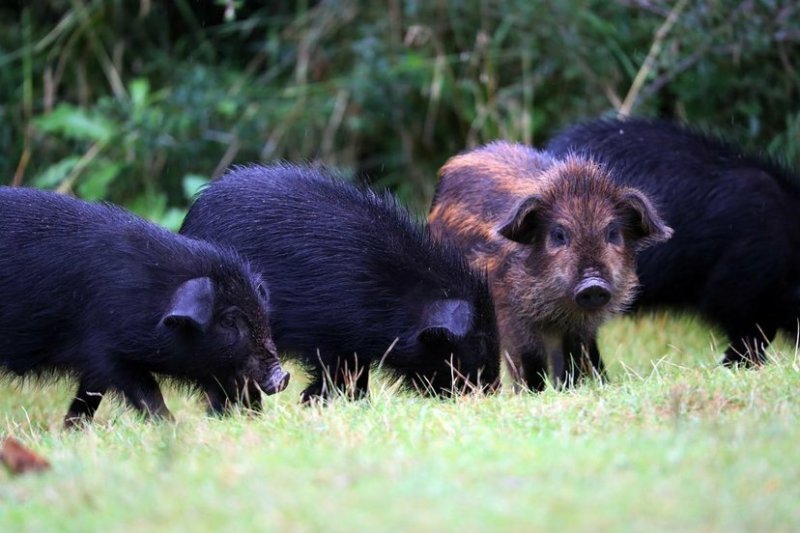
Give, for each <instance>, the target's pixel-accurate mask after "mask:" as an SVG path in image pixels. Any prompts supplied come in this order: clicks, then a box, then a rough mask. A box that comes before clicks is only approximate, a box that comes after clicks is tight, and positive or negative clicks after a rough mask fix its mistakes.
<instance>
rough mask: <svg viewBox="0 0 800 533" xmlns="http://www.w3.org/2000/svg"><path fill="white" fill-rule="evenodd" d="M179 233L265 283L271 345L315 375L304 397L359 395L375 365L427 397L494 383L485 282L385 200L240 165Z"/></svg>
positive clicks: (285, 171) (287, 171)
mask: <svg viewBox="0 0 800 533" xmlns="http://www.w3.org/2000/svg"><path fill="white" fill-rule="evenodd" d="M181 232H182V233H184V234H187V235H191V236H195V237H200V238H203V239H209V240H212V241H217V242H220V243H224V244H229V245H231V246H233V247H234V248H235V249H237V250H238V251H239V252H240V253H241V254H242V255H243V256H244V257H246V258H247V259H248V260H249V261H250V262H251V264H252V265H253V267H254V268H256V269H258V270H259V271H260V273H261V274H262V275H263V276H264V279H266V280H267V282H268V283H269V285H270V287H271V295H272V305H273V314H272V324H273V333H274V335H275V341H276V342H277V344H278V346H279V347H280V349H281V350H286V351H287V352H289V354H290V356H293V357H295V358H297V359H299V360H300V361H301V363H302V364H303V365H304V366H305V367H306V368H307V369H308V370H310V372H311V374H312V379H313V381H312V383H311V384H310V385H309V386H308V388H306V390H305V391H304V392H303V399H304V401H309V400H313V399H324V398H327V397H330V396H331V393H332V392H334V391H333V390H331V389H330V388H329V387H328V385H329V384H332V385H333V388H334V389H336V390H337V391H338V392H340V393H344V394H346V395H348V396H349V397H351V398H353V397H361V396H364V395H365V394H366V393H367V387H368V375H369V374H368V373H369V369H370V366H371V365H373V364H381V366H383V367H386V368H387V369H390V370H392V371H394V372H395V373H396V374H398V375H400V376H403V377H405V378H407V379H406V383H410V384H412V385H413V386H415V387H416V388H417V389H427V391H428V392H434V393H444V394H447V393H449V392H452V391H454V390H455V389H459V390H461V389H472V388H475V387H476V386H478V387H481V386H482V385H491V386H493V385H494V384H495V382H496V380H497V378H498V373H499V349H498V344H497V331H496V324H495V317H494V310H493V306H492V301H491V297H490V294H489V289H488V286H487V283H486V280H485V279H484V278H483V277H481V276H479V275H477V274H475V273H473V272H472V271H471V270H470V268H469V266H468V265H467V263H466V261H465V260H464V258H463V257H462V256H461V255H460V254H459V253H458V252H456V251H455V250H454V249H452V248H448V247H443V246H437V245H436V244H435V243H434V242H433V241H432V240H431V238H430V236H429V234H428V230H427V228H425V227H423V226H420V225H418V224H416V223H414V222H412V220H411V219H410V217H409V215H408V213H407V212H406V211H405V210H404V209H402V208H401V207H400V206H399V205H398V204H397V202H396V201H395V200H394V199H393V198H392V197H391V196H390V195H388V194H387V195H379V194H376V193H374V192H372V191H370V190H365V189H360V188H358V187H355V186H352V185H349V184H347V183H344V182H342V181H339V180H336V179H333V178H332V177H330V176H329V175H328V174H326V173H324V172H321V171H319V170H316V169H313V168H310V167H304V166H293V165H288V164H287V165H277V166H271V167H262V166H251V167H246V168H238V169H236V170H234V171H232V172H230V173H229V174H227V175H226V176H223V177H222V178H221V179H219V180H217V181H215V182H213V183H212V184H211V185H210V186H209V187H208V188H207V189H206V190H205V192H203V193H202V194H201V195H200V196H199V198H198V199H197V200H196V201H195V203H194V205H193V206H192V207H191V209H190V210H189V214H188V215H187V216H186V220H185V221H184V225H183V228H182V229H181Z"/></svg>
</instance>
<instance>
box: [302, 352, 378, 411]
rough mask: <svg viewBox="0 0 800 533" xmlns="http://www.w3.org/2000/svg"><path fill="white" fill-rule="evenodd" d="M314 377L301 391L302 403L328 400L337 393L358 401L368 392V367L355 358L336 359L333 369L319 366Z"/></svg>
mask: <svg viewBox="0 0 800 533" xmlns="http://www.w3.org/2000/svg"><path fill="white" fill-rule="evenodd" d="M314 375H315V378H314V381H313V382H312V383H311V385H309V386H308V387H307V388H306V389H305V390H304V391H303V394H302V401H303V403H309V402H312V401H314V400H328V399H330V398H332V397H333V396H335V395H336V394H337V393H339V394H342V395H343V396H345V397H346V398H348V399H350V400H358V399H361V398H365V397H366V396H367V393H368V391H369V365H366V364H362V363H359V362H358V359H357V358H356V357H355V356H353V357H342V358H338V359H337V360H336V366H335V367H333V368H331V367H330V366H323V365H319V366H318V367H317V369H316V370H315V372H314Z"/></svg>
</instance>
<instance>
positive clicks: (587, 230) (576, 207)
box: [428, 141, 672, 390]
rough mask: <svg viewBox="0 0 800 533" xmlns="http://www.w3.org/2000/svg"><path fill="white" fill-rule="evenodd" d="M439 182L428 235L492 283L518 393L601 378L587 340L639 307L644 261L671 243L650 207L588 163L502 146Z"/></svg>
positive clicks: (462, 158) (472, 154)
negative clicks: (645, 254)
mask: <svg viewBox="0 0 800 533" xmlns="http://www.w3.org/2000/svg"><path fill="white" fill-rule="evenodd" d="M439 175H440V182H439V186H438V189H437V191H436V196H435V198H434V201H433V206H432V207H431V212H430V214H429V216H428V221H429V223H430V227H431V231H432V232H433V234H434V235H435V236H436V237H437V238H439V239H443V240H450V241H452V242H454V243H455V244H456V245H458V246H460V247H461V248H462V249H463V250H464V251H465V253H466V254H467V257H468V258H469V261H470V263H471V265H472V266H473V267H475V268H477V269H480V270H485V271H487V272H488V276H489V281H490V285H491V289H492V294H493V297H494V301H495V305H496V307H497V320H498V326H499V329H500V336H501V343H502V345H503V350H504V351H505V352H506V353H507V362H508V363H509V369H510V371H511V374H512V376H513V377H514V378H515V381H516V383H517V384H518V385H520V384H522V385H526V386H527V387H529V388H530V389H533V390H542V389H543V388H544V386H545V383H546V378H547V376H548V375H549V377H550V379H551V380H552V381H553V382H554V383H556V384H567V385H569V384H571V383H572V382H573V381H574V380H576V379H577V378H579V377H581V376H582V374H583V373H584V372H585V371H588V370H590V369H593V370H592V372H594V373H597V374H598V375H601V376H602V375H603V373H604V367H603V362H602V360H601V359H600V354H599V353H598V352H597V349H596V348H593V347H594V343H592V342H590V341H591V340H592V339H594V338H595V336H596V334H597V329H598V328H599V326H600V325H601V324H602V323H603V321H604V320H606V319H608V318H609V317H611V316H612V315H614V314H615V313H619V312H620V311H622V310H623V309H625V307H626V306H628V305H629V304H630V303H631V301H632V300H633V298H634V296H635V290H636V286H637V284H638V279H637V277H636V252H637V251H639V250H641V249H643V248H645V247H647V246H649V245H651V244H654V243H657V242H661V241H665V240H667V239H668V238H669V237H670V236H671V234H672V230H671V229H670V228H669V227H667V225H666V224H665V223H664V221H663V220H661V218H660V217H659V215H658V213H657V212H656V209H655V208H654V207H653V205H652V203H651V202H650V200H649V199H648V198H647V196H645V195H644V194H643V193H642V192H640V191H639V190H637V189H633V188H630V187H624V186H620V185H616V184H615V183H614V182H613V181H612V180H611V179H610V178H609V176H608V174H607V172H606V170H604V169H603V168H602V167H601V166H600V165H598V164H597V163H595V162H593V161H591V160H590V159H586V158H583V157H578V156H575V155H568V156H566V157H565V158H564V159H556V158H554V157H553V156H551V155H550V154H548V153H547V152H539V151H537V150H534V149H532V148H529V147H527V146H524V145H521V144H513V143H508V142H502V141H496V142H493V143H490V144H487V145H485V146H483V147H480V148H477V149H475V150H471V151H468V152H465V153H462V154H460V155H457V156H455V157H453V158H451V159H450V160H449V161H448V162H447V163H446V164H445V165H444V167H442V169H441V170H440V172H439ZM587 347H588V353H587ZM589 365H591V366H589Z"/></svg>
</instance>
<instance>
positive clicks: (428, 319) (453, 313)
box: [419, 300, 472, 343]
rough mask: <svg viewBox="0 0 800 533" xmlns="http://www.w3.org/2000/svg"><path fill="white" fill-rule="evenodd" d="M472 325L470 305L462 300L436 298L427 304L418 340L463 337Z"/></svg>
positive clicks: (428, 341) (441, 339)
mask: <svg viewBox="0 0 800 533" xmlns="http://www.w3.org/2000/svg"><path fill="white" fill-rule="evenodd" d="M471 325H472V305H470V303H469V302H466V301H464V300H438V301H435V302H433V303H431V304H429V305H428V307H427V309H426V310H425V316H424V318H423V324H422V329H421V331H420V333H419V340H420V341H422V342H423V343H432V342H440V341H443V340H452V339H454V338H457V337H463V336H464V335H466V334H467V332H468V331H469V328H470V326H471Z"/></svg>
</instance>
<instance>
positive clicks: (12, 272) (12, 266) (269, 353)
mask: <svg viewBox="0 0 800 533" xmlns="http://www.w3.org/2000/svg"><path fill="white" fill-rule="evenodd" d="M0 224H2V232H0V366H2V367H3V368H4V370H5V371H6V372H11V373H14V374H17V375H28V374H48V373H50V374H52V373H65V372H66V373H69V374H72V375H75V376H76V377H77V378H78V380H79V382H80V385H79V387H78V392H77V393H76V395H75V399H74V401H73V402H72V405H71V406H70V408H69V412H68V413H67V416H66V420H65V424H66V425H67V426H70V425H73V424H75V423H78V422H79V421H80V420H82V419H83V420H91V419H92V417H93V416H94V412H95V411H96V409H97V407H98V405H99V404H100V400H101V398H102V395H103V394H104V393H105V392H107V391H115V392H119V393H121V394H122V395H123V396H124V397H125V399H126V400H127V402H128V403H129V404H130V405H131V406H132V407H134V408H135V409H137V410H139V411H141V412H142V413H144V414H145V415H154V416H160V417H169V416H170V414H169V411H168V410H167V407H166V406H165V405H164V400H163V398H162V396H161V391H160V390H159V386H158V384H157V383H156V381H155V379H154V377H153V375H152V374H153V373H156V374H163V375H165V376H169V377H171V378H175V379H177V380H180V381H185V382H188V383H191V384H195V385H197V386H199V387H200V388H201V389H202V390H203V391H204V392H205V394H206V395H207V398H208V402H209V407H210V409H211V410H212V411H222V410H223V409H224V408H225V407H226V405H227V404H229V402H231V401H233V402H235V401H237V400H238V399H240V398H241V396H242V395H245V396H246V397H247V396H250V399H251V400H252V401H254V403H255V404H256V405H257V403H258V398H257V397H256V396H253V395H254V394H255V395H257V394H258V387H260V388H262V389H263V390H264V391H265V392H267V393H274V392H278V391H280V390H282V389H283V388H285V386H286V382H287V381H288V374H285V373H284V372H283V371H282V370H281V368H280V365H279V361H278V359H277V356H276V350H275V346H274V344H273V342H272V339H271V337H270V329H269V321H268V320H269V319H268V313H267V312H268V307H267V306H268V302H267V300H266V298H267V294H266V289H265V287H264V285H263V284H262V283H261V281H260V278H259V276H258V275H257V274H255V273H253V272H252V271H251V270H250V269H249V267H248V266H247V264H246V263H245V262H244V261H243V260H242V259H241V258H240V257H239V256H238V255H236V254H235V253H234V252H233V251H231V250H226V249H223V248H222V247H219V246H216V245H212V244H210V243H206V242H202V241H197V240H194V239H189V238H187V237H183V236H180V235H175V234H173V233H170V232H168V231H167V230H165V229H163V228H160V227H158V226H156V225H155V224H152V223H150V222H147V221H145V220H143V219H140V218H138V217H136V216H134V215H132V214H130V213H128V212H127V211H125V210H123V209H120V208H117V207H113V206H109V205H96V204H89V203H86V202H83V201H81V200H77V199H75V198H70V197H67V196H62V195H58V194H55V193H50V192H44V191H37V190H33V189H20V188H9V187H0Z"/></svg>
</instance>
